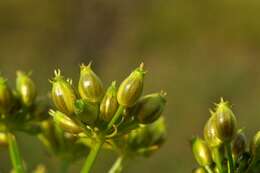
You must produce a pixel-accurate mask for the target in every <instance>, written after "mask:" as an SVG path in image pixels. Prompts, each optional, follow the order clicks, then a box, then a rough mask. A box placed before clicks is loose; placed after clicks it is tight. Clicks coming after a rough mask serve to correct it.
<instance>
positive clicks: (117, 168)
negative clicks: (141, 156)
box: [108, 156, 124, 173]
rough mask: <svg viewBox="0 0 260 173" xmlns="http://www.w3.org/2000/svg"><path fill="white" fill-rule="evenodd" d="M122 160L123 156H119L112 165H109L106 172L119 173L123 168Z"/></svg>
mask: <svg viewBox="0 0 260 173" xmlns="http://www.w3.org/2000/svg"><path fill="white" fill-rule="evenodd" d="M123 160H124V156H119V157H118V158H117V159H116V161H115V163H114V164H113V166H112V167H111V169H110V170H109V172H108V173H120V172H122V169H123V165H122V162H123Z"/></svg>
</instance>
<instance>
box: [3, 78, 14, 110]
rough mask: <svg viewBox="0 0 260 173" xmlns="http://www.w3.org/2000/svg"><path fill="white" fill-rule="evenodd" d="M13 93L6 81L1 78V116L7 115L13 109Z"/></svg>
mask: <svg viewBox="0 0 260 173" xmlns="http://www.w3.org/2000/svg"><path fill="white" fill-rule="evenodd" d="M12 100H13V98H12V92H11V90H10V88H9V87H8V85H7V82H6V79H4V78H2V77H1V76H0V114H2V113H6V112H8V111H9V110H10V108H11V107H12Z"/></svg>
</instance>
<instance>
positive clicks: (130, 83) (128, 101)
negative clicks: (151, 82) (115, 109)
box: [117, 63, 145, 107]
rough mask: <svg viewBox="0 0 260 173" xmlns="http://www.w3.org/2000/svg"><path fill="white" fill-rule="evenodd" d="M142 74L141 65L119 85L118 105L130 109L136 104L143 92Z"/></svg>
mask: <svg viewBox="0 0 260 173" xmlns="http://www.w3.org/2000/svg"><path fill="white" fill-rule="evenodd" d="M144 74H145V72H144V70H143V63H142V64H141V65H140V67H138V68H137V69H136V70H134V71H133V72H132V73H131V74H130V75H129V76H128V77H127V78H126V79H125V80H124V81H123V82H122V83H121V85H120V86H119V89H118V93H117V100H118V103H119V104H120V105H122V106H124V107H131V106H133V105H134V104H135V103H136V101H137V100H138V99H139V97H140V96H141V94H142V91H143V80H144Z"/></svg>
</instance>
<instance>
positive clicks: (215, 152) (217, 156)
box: [212, 147, 224, 173]
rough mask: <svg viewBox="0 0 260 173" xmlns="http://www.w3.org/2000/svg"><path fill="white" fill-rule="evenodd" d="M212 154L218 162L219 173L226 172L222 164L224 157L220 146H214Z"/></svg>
mask: <svg viewBox="0 0 260 173" xmlns="http://www.w3.org/2000/svg"><path fill="white" fill-rule="evenodd" d="M212 155H213V156H214V161H215V162H216V166H217V168H218V170H219V173H224V170H223V166H222V157H221V153H220V151H219V148H218V147H214V148H212Z"/></svg>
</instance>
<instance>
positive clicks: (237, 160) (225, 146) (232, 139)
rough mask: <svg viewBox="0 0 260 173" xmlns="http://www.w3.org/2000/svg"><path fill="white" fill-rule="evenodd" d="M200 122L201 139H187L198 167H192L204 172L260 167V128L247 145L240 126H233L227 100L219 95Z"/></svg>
mask: <svg viewBox="0 0 260 173" xmlns="http://www.w3.org/2000/svg"><path fill="white" fill-rule="evenodd" d="M210 113H211V116H210V118H209V120H208V121H207V123H206V124H205V126H204V139H201V138H198V137H197V138H194V139H193V140H192V142H191V144H192V151H193V154H194V157H195V159H196V161H197V163H198V164H199V166H200V167H198V168H196V169H194V170H193V172H194V173H196V172H208V173H227V172H228V173H256V172H259V168H260V162H259V161H260V132H258V133H257V134H256V135H255V136H254V138H253V140H252V142H251V145H250V146H249V145H248V140H247V138H246V136H245V133H244V129H238V128H237V120H236V117H235V115H234V113H233V111H232V110H231V106H230V105H229V104H228V102H226V101H224V100H223V99H221V101H220V103H219V104H216V108H215V109H214V111H210Z"/></svg>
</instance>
